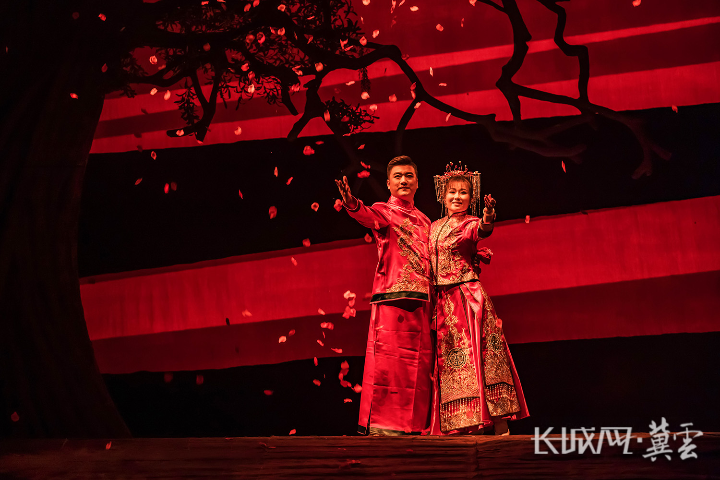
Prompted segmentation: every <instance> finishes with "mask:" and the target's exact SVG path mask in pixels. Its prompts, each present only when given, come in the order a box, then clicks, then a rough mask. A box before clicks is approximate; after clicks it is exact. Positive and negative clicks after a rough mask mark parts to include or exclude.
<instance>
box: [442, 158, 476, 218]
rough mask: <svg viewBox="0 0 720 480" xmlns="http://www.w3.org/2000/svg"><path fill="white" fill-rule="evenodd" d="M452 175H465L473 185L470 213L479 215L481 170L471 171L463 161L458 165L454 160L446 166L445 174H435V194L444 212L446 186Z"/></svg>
mask: <svg viewBox="0 0 720 480" xmlns="http://www.w3.org/2000/svg"><path fill="white" fill-rule="evenodd" d="M452 177H465V178H466V179H467V180H468V181H469V182H470V185H472V190H473V196H472V198H471V199H470V214H471V215H475V216H477V214H478V210H479V207H480V172H470V171H468V169H467V167H463V164H462V162H459V163H458V165H457V166H456V165H455V164H453V163H452V162H450V163H448V164H447V165H446V166H445V173H444V174H443V175H435V177H434V179H435V195H436V197H437V201H438V202H440V205H442V214H443V216H444V215H445V188H446V186H447V182H448V180H450V179H451V178H452Z"/></svg>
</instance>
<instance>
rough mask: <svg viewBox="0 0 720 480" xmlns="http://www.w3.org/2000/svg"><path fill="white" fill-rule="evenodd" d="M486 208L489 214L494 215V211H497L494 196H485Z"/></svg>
mask: <svg viewBox="0 0 720 480" xmlns="http://www.w3.org/2000/svg"><path fill="white" fill-rule="evenodd" d="M485 208H486V209H487V213H488V214H490V215H492V213H493V210H495V199H494V198H493V197H492V195H485Z"/></svg>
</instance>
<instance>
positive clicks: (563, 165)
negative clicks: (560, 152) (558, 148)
mask: <svg viewBox="0 0 720 480" xmlns="http://www.w3.org/2000/svg"><path fill="white" fill-rule="evenodd" d="M560 165H562V169H563V172H565V173H567V170H565V162H562V161H561V162H560Z"/></svg>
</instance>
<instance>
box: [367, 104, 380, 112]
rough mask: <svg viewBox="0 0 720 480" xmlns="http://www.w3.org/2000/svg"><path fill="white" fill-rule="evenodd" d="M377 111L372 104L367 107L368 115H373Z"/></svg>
mask: <svg viewBox="0 0 720 480" xmlns="http://www.w3.org/2000/svg"><path fill="white" fill-rule="evenodd" d="M377 109H378V106H377V105H375V104H374V103H373V104H372V105H370V106H369V107H368V111H369V112H370V113H375V112H376V111H377Z"/></svg>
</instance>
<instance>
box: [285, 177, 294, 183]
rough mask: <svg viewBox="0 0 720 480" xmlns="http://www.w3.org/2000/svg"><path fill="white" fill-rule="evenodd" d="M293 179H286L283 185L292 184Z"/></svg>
mask: <svg viewBox="0 0 720 480" xmlns="http://www.w3.org/2000/svg"><path fill="white" fill-rule="evenodd" d="M292 180H293V177H290V178H288V179H287V182H285V185H290V183H292Z"/></svg>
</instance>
